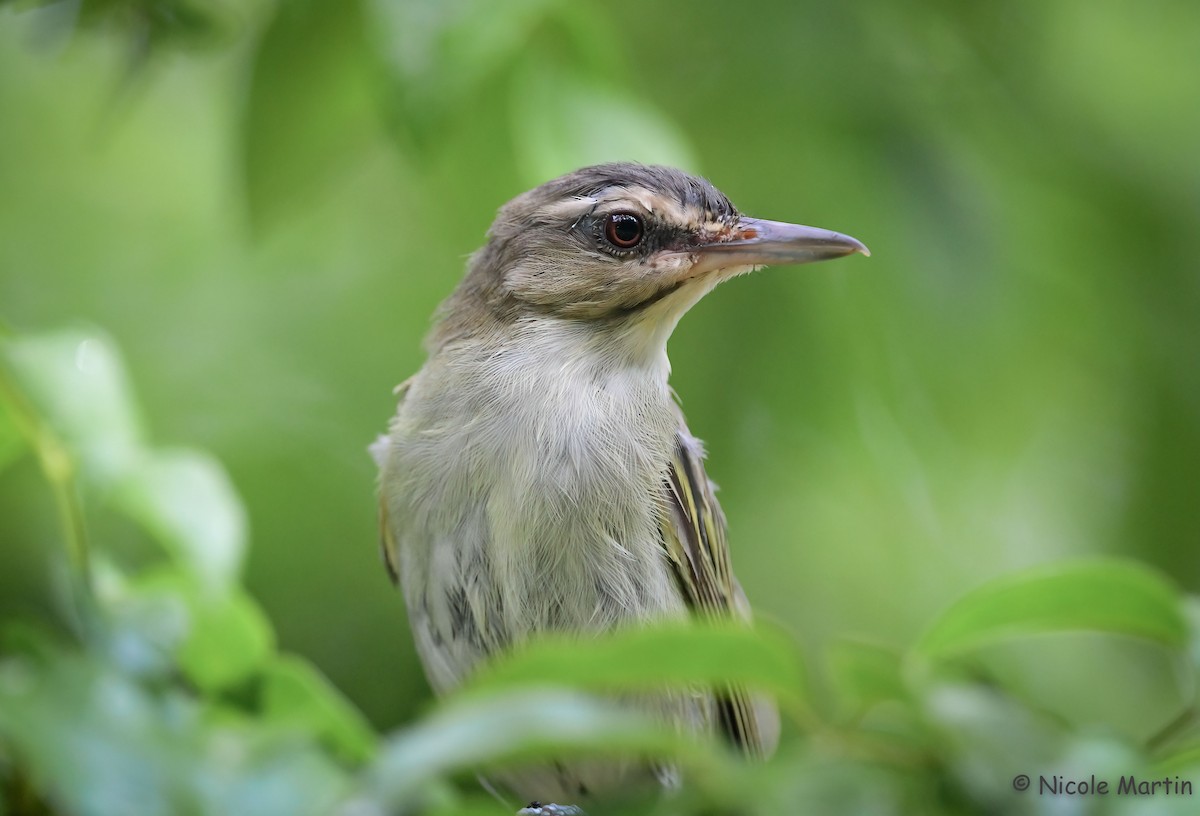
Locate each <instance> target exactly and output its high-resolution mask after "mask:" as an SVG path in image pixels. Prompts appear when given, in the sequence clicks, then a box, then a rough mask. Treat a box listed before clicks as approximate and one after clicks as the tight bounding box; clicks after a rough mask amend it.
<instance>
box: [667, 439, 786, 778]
mask: <svg viewBox="0 0 1200 816" xmlns="http://www.w3.org/2000/svg"><path fill="white" fill-rule="evenodd" d="M664 489H665V493H666V497H667V512H666V513H664V516H663V519H662V523H661V525H660V527H661V530H662V541H663V547H664V549H665V550H666V554H667V560H668V562H669V563H670V564H671V565H672V567H673V568H674V570H675V577H676V579H677V582H678V584H679V587H680V590H681V591H682V593H683V596H684V598H685V600H686V601H687V603H688V605H689V606H691V607H692V610H693V614H695V615H696V616H697V617H700V618H705V619H718V620H719V619H729V618H734V619H743V620H745V619H748V618H749V605H748V604H747V603H746V601H745V596H744V595H743V594H742V591H741V587H740V586H739V585H738V583H737V579H736V578H734V576H733V569H732V568H731V566H730V560H729V544H728V542H727V541H726V538H725V516H724V514H723V513H722V512H721V507H720V505H719V504H718V503H717V499H716V495H715V486H714V485H713V484H712V482H710V481H709V479H708V476H707V474H706V473H705V471H704V452H703V449H702V448H701V446H700V443H699V442H698V441H697V440H696V439H694V438H693V437H692V436H691V434H689V433H688V432H687V428H686V427H684V426H683V425H682V420H681V426H680V430H679V433H678V434H677V436H676V445H675V451H674V453H673V455H672V457H671V462H670V467H669V468H668V470H667V478H666V479H665V482H664ZM714 694H715V698H716V699H715V707H716V711H715V715H716V721H717V725H718V727H719V728H720V730H721V732H722V733H723V734H724V735H725V737H726V738H727V739H728V740H729V741H730V742H731V743H732V744H733V745H734V746H736V747H738V748H739V749H741V750H742V751H743V752H744V753H746V754H747V755H748V756H753V757H761V756H763V755H765V754H766V753H768V752H769V750H770V744H771V743H773V742H774V737H775V731H776V724H775V722H774V721H772V722H764V720H766V719H768V718H773V717H777V715H775V713H774V711H773V707H772V706H771V705H770V704H769V703H766V702H762V701H756V700H752V698H751V696H750V694H749V693H748V692H747V691H746V689H744V688H740V687H724V688H718V689H716V690H715V691H714Z"/></svg>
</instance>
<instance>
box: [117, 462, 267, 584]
mask: <svg viewBox="0 0 1200 816" xmlns="http://www.w3.org/2000/svg"><path fill="white" fill-rule="evenodd" d="M113 501H114V502H115V503H116V504H117V506H119V507H120V508H121V509H122V510H124V511H125V512H127V513H128V514H129V515H130V516H132V517H133V518H134V519H135V520H137V521H138V522H140V523H141V524H142V525H144V526H145V527H146V529H148V530H149V531H150V532H151V533H153V534H154V535H155V536H156V537H157V538H158V539H159V540H160V541H161V542H162V543H163V545H164V546H165V547H166V548H167V550H168V551H169V552H170V553H171V554H172V555H173V556H174V557H175V558H177V559H179V560H180V561H181V562H182V563H183V564H186V565H187V567H188V568H189V570H190V571H191V572H192V573H194V574H195V575H197V576H199V577H200V578H201V579H202V580H203V581H205V582H207V583H208V584H209V585H210V586H212V587H214V588H219V589H223V588H226V587H229V586H231V585H232V584H233V583H235V582H236V580H237V577H238V573H239V571H240V569H241V565H242V558H243V555H244V553H245V549H246V514H245V511H244V510H243V508H242V503H241V500H240V499H239V498H238V495H237V492H236V491H235V490H234V488H233V485H232V484H231V483H230V481H229V477H228V475H227V474H226V473H225V469H224V468H223V467H221V464H220V463H219V462H218V461H217V460H216V459H214V458H212V457H211V456H209V455H207V454H204V453H201V452H198V451H191V450H172V451H154V452H150V453H147V454H146V455H145V456H143V457H142V458H141V459H140V460H139V461H138V462H137V464H136V465H135V466H134V467H132V468H131V469H130V471H129V472H128V473H127V474H126V475H125V476H124V478H122V479H121V480H120V482H119V483H118V484H117V488H116V491H115V493H114V494H113Z"/></svg>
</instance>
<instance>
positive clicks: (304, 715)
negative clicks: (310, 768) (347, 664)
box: [262, 657, 375, 762]
mask: <svg viewBox="0 0 1200 816" xmlns="http://www.w3.org/2000/svg"><path fill="white" fill-rule="evenodd" d="M262 701H263V702H262V705H263V713H264V716H266V717H267V718H268V719H269V720H270V721H271V722H272V723H273V724H275V725H283V726H287V727H294V728H295V729H296V730H297V731H299V732H300V733H306V734H314V735H318V736H320V737H321V738H322V739H323V740H325V741H326V742H327V743H328V744H329V745H330V746H331V747H333V748H334V749H335V750H336V751H337V752H338V753H339V754H340V755H342V756H343V757H345V758H346V759H348V760H351V761H355V762H361V761H364V760H366V759H368V758H370V756H371V755H372V754H373V753H374V751H375V734H374V732H372V731H371V728H370V726H369V725H368V724H367V721H366V720H365V719H364V718H363V715H362V713H361V712H360V711H359V710H358V709H356V708H355V707H354V706H353V705H351V703H350V702H349V701H348V700H347V699H346V698H345V697H344V696H342V693H341V692H340V691H338V690H337V688H335V687H334V686H333V684H332V683H330V682H329V680H328V679H327V678H326V677H325V676H324V675H323V674H321V673H320V672H318V671H317V670H316V669H315V668H313V667H312V666H311V665H310V664H308V663H307V662H305V661H303V660H298V659H296V658H294V657H280V658H278V659H276V660H274V661H272V663H271V665H270V666H269V667H268V668H267V670H266V672H264V674H263V678H262Z"/></svg>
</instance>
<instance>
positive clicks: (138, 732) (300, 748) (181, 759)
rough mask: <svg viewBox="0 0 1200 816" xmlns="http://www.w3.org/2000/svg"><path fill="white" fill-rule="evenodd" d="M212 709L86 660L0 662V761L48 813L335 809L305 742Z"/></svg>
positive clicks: (328, 764) (337, 776) (330, 773)
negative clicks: (11, 761) (23, 777)
mask: <svg viewBox="0 0 1200 816" xmlns="http://www.w3.org/2000/svg"><path fill="white" fill-rule="evenodd" d="M218 711H219V707H217V706H214V705H202V704H200V703H198V702H197V701H196V700H195V699H194V698H191V697H189V696H187V695H184V694H181V693H179V692H177V691H173V690H170V689H163V688H161V687H156V688H153V689H150V688H147V687H146V686H145V685H144V684H140V683H137V682H134V681H133V680H132V679H131V678H130V677H129V676H127V675H125V674H123V673H121V672H119V671H116V670H115V669H114V667H113V666H112V664H110V663H106V662H104V661H100V660H96V659H95V657H94V656H93V655H88V654H72V653H62V652H51V653H49V654H48V655H47V656H46V658H45V659H44V660H42V661H39V662H36V663H35V662H33V661H28V660H19V661H18V660H12V659H9V660H5V661H3V662H0V741H2V742H3V743H4V745H5V749H6V751H5V755H6V759H7V758H8V757H10V756H14V757H16V758H18V759H19V761H20V763H21V767H22V769H23V770H24V769H28V771H29V777H30V780H31V781H32V782H33V783H34V784H35V785H36V788H37V790H38V792H39V793H40V794H42V795H43V796H44V798H46V799H48V800H50V801H51V802H52V803H53V804H54V805H55V806H56V807H55V809H54V812H65V813H79V814H126V813H128V814H134V813H136V814H139V816H140V815H141V814H145V816H159V815H160V814H161V816H170V815H171V814H181V813H187V814H233V813H246V814H256V816H318V814H328V813H332V812H334V810H335V807H336V805H337V803H338V802H339V801H341V800H342V799H344V797H345V795H346V793H347V789H348V779H347V778H346V774H345V773H344V772H343V771H342V770H341V769H340V768H339V767H338V766H337V765H336V764H335V763H334V762H332V761H330V759H329V757H327V756H326V755H324V754H323V753H321V752H320V751H319V750H317V746H316V745H315V744H314V743H313V742H311V741H305V740H297V739H296V736H295V734H289V733H283V732H280V731H278V730H277V729H273V728H268V727H264V726H263V724H261V723H259V722H257V721H254V720H251V719H248V718H246V717H245V716H241V717H238V716H236V715H233V716H230V715H229V714H228V712H225V714H226V716H214V715H215V714H217V713H218ZM10 746H11V747H12V752H11V753H9V750H8V749H9V747H10ZM22 812H23V811H22ZM38 812H40V811H38Z"/></svg>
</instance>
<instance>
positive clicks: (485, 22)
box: [367, 0, 563, 150]
mask: <svg viewBox="0 0 1200 816" xmlns="http://www.w3.org/2000/svg"><path fill="white" fill-rule="evenodd" d="M562 2H563V0H510V2H505V3H494V2H490V0H454V1H453V2H444V0H410V2H404V3H394V2H389V0H368V2H367V11H368V13H369V14H370V19H371V22H372V26H371V30H372V31H373V32H376V36H375V40H376V42H377V47H378V50H379V51H380V53H382V54H383V55H384V59H385V62H386V64H387V67H388V68H389V69H390V70H389V73H390V75H391V77H392V79H393V81H394V86H395V92H394V94H393V101H394V102H395V104H396V106H397V112H396V115H395V117H394V120H395V124H396V126H397V127H398V128H399V130H400V132H401V136H402V141H404V142H405V143H406V144H408V145H409V146H411V147H415V148H417V149H418V150H423V149H428V148H429V147H430V146H432V145H433V144H434V143H435V139H436V136H437V133H438V130H439V129H440V128H441V127H442V126H443V125H444V123H445V120H446V119H447V118H449V117H450V115H451V114H454V113H461V112H462V109H463V107H464V105H465V103H467V101H468V99H469V98H470V94H471V93H473V92H474V91H476V90H477V89H478V88H479V86H480V85H481V84H482V83H483V82H484V81H485V80H486V79H487V78H488V77H489V76H491V75H493V74H495V73H497V72H498V71H500V70H501V69H503V68H504V67H505V66H506V65H507V64H508V63H509V62H511V60H512V59H513V57H514V56H515V55H517V54H519V53H521V50H522V48H523V47H525V46H526V45H527V44H528V41H529V39H530V36H531V35H532V33H533V32H534V30H535V29H536V27H537V26H538V25H539V24H540V23H541V22H542V21H543V20H544V19H545V18H546V16H547V15H548V13H549V12H551V11H552V10H553V9H554V8H555V7H556V6H559V5H561V4H562Z"/></svg>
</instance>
